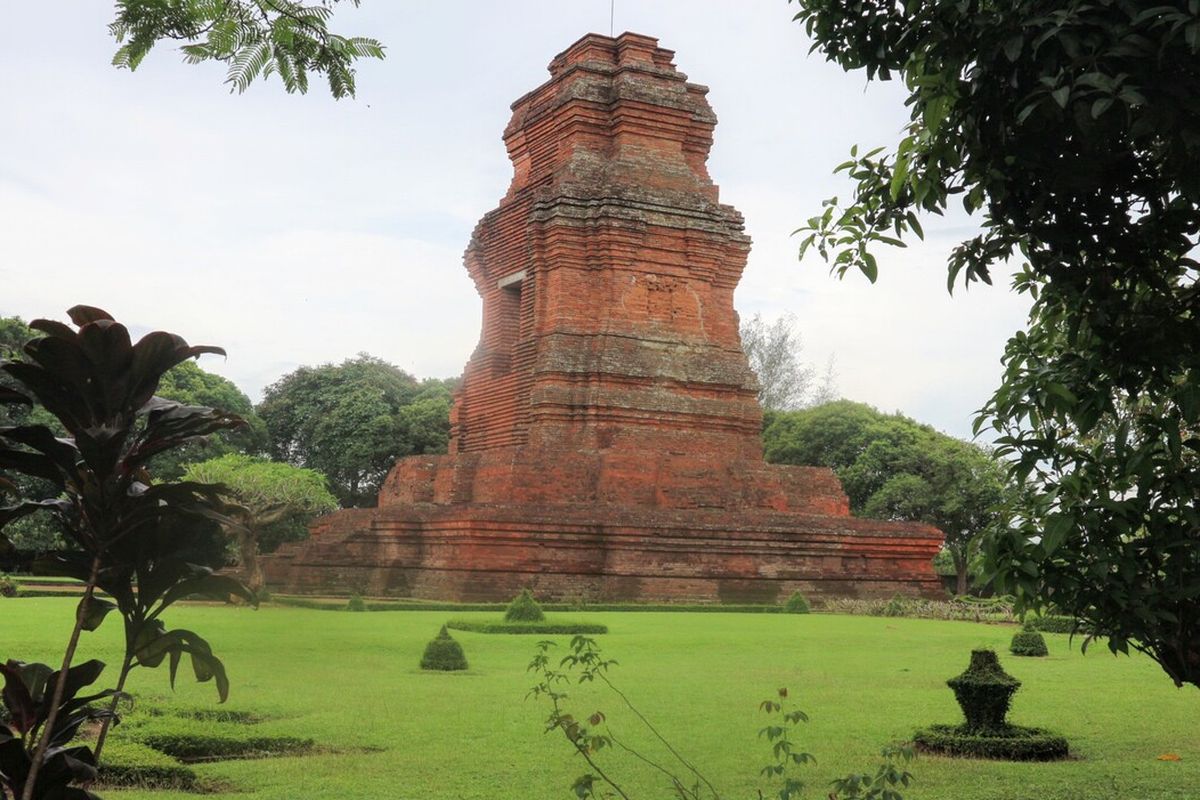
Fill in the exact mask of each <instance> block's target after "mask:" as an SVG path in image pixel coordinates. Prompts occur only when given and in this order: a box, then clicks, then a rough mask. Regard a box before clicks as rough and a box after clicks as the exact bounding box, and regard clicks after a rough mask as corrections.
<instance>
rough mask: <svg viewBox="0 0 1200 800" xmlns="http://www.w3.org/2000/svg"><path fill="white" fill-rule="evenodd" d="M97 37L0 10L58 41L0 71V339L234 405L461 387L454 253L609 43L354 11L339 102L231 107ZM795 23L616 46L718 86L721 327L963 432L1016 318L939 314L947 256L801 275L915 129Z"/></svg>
mask: <svg viewBox="0 0 1200 800" xmlns="http://www.w3.org/2000/svg"><path fill="white" fill-rule="evenodd" d="M110 13H111V5H108V6H106V5H105V4H103V3H99V4H84V5H81V6H79V8H74V7H73V8H72V10H71V12H70V14H69V15H65V16H64V15H63V14H62V13H61V10H59V9H55V8H53V7H52V4H39V3H26V4H18V6H16V7H14V9H12V10H11V13H10V18H9V20H8V23H9V25H10V27H12V28H13V29H14V30H43V29H47V30H49V29H52V30H55V32H56V57H55V58H54V59H50V60H47V59H46V58H45V57H44V54H43V53H41V51H40V48H41V47H42V44H41V42H40V41H39V40H38V39H37V37H24V38H21V37H18V38H17V39H14V40H13V41H12V42H10V43H9V46H7V47H6V48H4V49H3V50H0V92H3V94H4V96H5V98H6V105H5V107H6V114H7V118H6V128H5V133H4V139H3V148H0V314H14V313H15V314H20V315H22V316H25V317H33V316H46V315H61V314H62V311H63V310H64V309H65V308H66V306H68V305H71V304H73V303H76V302H88V303H92V304H96V305H102V306H106V307H108V308H110V310H112V311H113V312H114V313H116V314H118V315H119V316H120V317H121V318H123V319H126V320H128V321H130V322H131V323H134V324H135V325H138V326H146V327H148V326H155V327H167V328H170V329H172V330H176V331H178V332H180V333H182V334H184V335H185V336H187V337H188V338H189V339H191V340H193V341H196V342H206V343H215V344H222V345H224V346H226V347H227V348H228V349H229V351H230V357H229V359H228V361H226V362H221V361H219V360H210V361H209V362H207V363H206V366H208V367H209V368H211V369H214V370H215V371H217V372H220V373H222V374H225V375H228V376H229V377H231V378H233V379H234V380H236V381H237V382H238V383H239V384H240V385H241V386H242V387H243V388H244V389H246V390H247V391H248V392H249V393H250V394H252V395H256V394H257V393H258V391H259V390H260V389H261V387H262V386H263V385H265V384H266V383H269V382H271V381H272V380H274V379H276V378H278V377H279V376H280V375H281V374H282V373H284V372H286V371H287V370H290V369H292V368H293V367H295V366H296V365H298V364H300V363H318V362H322V361H328V360H339V359H341V358H345V357H348V356H352V355H353V354H354V353H356V352H358V351H362V350H365V351H369V352H371V353H373V354H375V355H378V356H380V357H383V358H387V359H389V360H391V361H393V362H395V363H397V364H399V365H400V366H402V367H404V368H405V369H408V370H410V371H412V372H414V373H416V374H418V375H421V376H426V375H439V376H441V375H452V374H457V373H458V372H459V371H460V370H461V368H462V365H463V363H464V362H465V360H466V358H467V356H468V355H469V353H470V351H471V349H472V348H473V347H474V345H475V342H476V339H477V337H478V328H479V301H478V299H477V297H476V296H475V293H474V291H473V289H472V287H471V285H470V282H469V280H468V279H467V276H466V273H465V270H464V269H463V267H462V263H461V254H462V251H463V250H464V249H465V247H466V245H467V241H468V239H469V236H470V232H471V229H472V227H473V226H474V224H475V221H476V220H477V219H478V218H479V217H480V216H481V215H482V214H483V213H484V212H486V211H488V210H489V209H491V208H492V207H494V205H495V204H496V201H497V200H498V199H499V198H500V197H501V196H502V195H503V193H504V191H505V189H506V188H507V185H508V182H509V179H510V175H511V170H510V167H509V164H508V162H507V158H506V156H505V153H504V147H503V144H502V142H501V140H500V135H501V132H502V130H503V128H504V125H505V124H506V123H507V121H508V114H509V112H508V104H509V103H511V102H512V101H513V100H514V99H516V98H517V97H518V96H520V95H522V94H524V93H525V92H526V91H528V90H530V89H532V88H533V87H534V86H536V85H537V84H538V83H540V82H541V81H542V80H544V79H545V77H546V73H545V65H546V64H547V63H548V62H549V60H550V59H551V58H552V57H553V56H554V55H555V54H556V53H557V52H559V51H560V50H562V49H563V48H565V47H566V46H567V45H568V44H570V43H571V42H572V41H573V40H574V39H576V38H578V37H579V36H580V35H582V34H583V33H586V32H588V31H602V32H607V28H608V14H609V3H608V2H605V0H578V2H572V3H570V4H566V3H562V2H561V0H514V1H513V2H511V3H505V4H484V3H476V2H468V0H457V1H456V2H439V3H420V4H417V3H409V4H397V3H367V4H364V5H363V6H361V7H360V8H358V9H354V8H352V7H349V6H348V5H347V6H344V7H342V9H341V10H340V11H339V12H338V15H337V18H336V22H335V27H339V28H340V29H342V30H344V31H346V32H350V33H366V34H369V35H373V36H376V37H378V38H380V39H381V40H383V41H384V42H385V43H387V44H388V45H389V46H390V49H389V56H388V58H387V60H385V61H383V62H380V63H367V64H363V65H362V66H361V68H360V70H359V86H360V91H359V99H358V100H357V101H352V102H340V103H339V102H334V101H333V100H331V99H330V98H329V97H328V96H327V94H326V93H325V92H324V91H323V90H322V89H321V88H320V87H319V86H317V85H316V84H314V89H313V92H312V93H311V94H309V95H307V96H288V95H286V94H284V93H283V91H282V90H281V89H280V88H279V86H278V85H277V84H274V83H269V84H256V85H255V86H253V87H252V88H251V89H250V91H249V92H247V93H246V94H245V95H243V96H230V95H229V94H228V93H227V90H226V88H225V87H223V86H222V85H221V78H222V72H221V68H220V67H217V66H213V65H206V66H202V67H189V66H185V65H183V64H181V63H180V59H179V57H178V54H177V53H176V52H174V51H173V49H172V48H170V47H167V46H163V47H161V48H159V49H157V50H156V51H155V52H154V53H153V54H152V55H151V57H150V58H149V59H147V61H146V62H145V63H144V64H143V66H142V67H141V68H140V69H139V71H138V72H137V73H134V74H130V73H128V72H123V71H118V70H115V69H112V68H111V67H109V66H108V60H109V58H110V57H111V52H112V49H113V44H112V42H111V41H110V40H109V39H108V38H107V35H106V31H105V27H104V26H105V24H106V22H107V18H108V15H109V14H110ZM792 13H793V9H791V8H790V7H788V6H787V4H784V3H776V4H771V3H745V2H733V1H732V0H654V1H653V2H640V3H618V4H617V18H616V28H617V30H618V32H619V31H621V30H627V29H632V30H638V31H640V32H644V33H648V34H650V35H655V36H658V37H659V38H660V40H661V43H662V44H663V46H665V47H669V48H673V49H675V50H676V51H677V55H676V62H677V63H678V65H679V67H680V68H681V69H682V70H683V71H684V72H686V73H688V74H689V76H690V77H691V79H692V80H694V81H697V82H699V83H704V84H707V85H709V86H710V87H711V93H710V95H709V98H710V100H711V102H712V103H713V106H714V108H715V110H716V112H717V115H718V117H719V118H720V119H721V123H720V124H719V125H718V127H717V131H716V145H715V147H714V150H713V155H712V158H711V160H710V164H709V168H710V172H711V173H712V175H713V177H714V179H715V180H716V181H717V183H718V184H721V185H722V187H723V196H724V199H725V200H726V202H730V203H733V204H734V205H736V206H737V207H738V208H739V209H740V210H741V211H742V212H743V213H744V214H745V216H746V219H747V229H748V231H749V232H750V233H751V235H752V236H753V237H754V239H755V249H754V252H753V254H752V256H751V261H750V266H749V268H748V269H747V271H746V275H745V279H744V281H743V283H742V285H741V287H740V289H739V291H738V294H737V304H738V308H739V309H740V310H741V311H743V312H745V313H753V312H755V311H763V312H764V313H766V314H767V315H768V316H774V315H776V314H780V313H784V312H786V311H791V312H794V313H795V314H796V316H797V318H798V319H799V321H800V324H801V328H802V331H803V334H804V336H805V340H806V342H807V347H808V351H807V352H808V356H809V357H810V358H811V359H812V360H814V361H816V362H818V363H823V361H824V359H825V357H826V356H827V355H828V354H830V353H836V355H837V362H838V371H839V374H840V385H841V388H842V389H843V391H844V393H845V394H846V395H848V396H850V397H852V398H855V399H860V400H865V401H869V402H872V403H875V404H876V405H879V406H881V407H883V408H886V409H899V410H903V411H905V412H906V413H909V414H912V415H913V416H915V417H917V418H919V419H922V420H925V421H928V422H931V423H933V424H935V425H937V426H939V427H941V428H944V429H947V430H950V431H953V432H956V433H960V434H962V433H966V432H967V430H968V426H969V419H970V414H971V412H972V411H973V410H974V409H976V408H977V407H978V406H979V405H980V404H981V403H982V402H983V401H984V400H985V399H986V397H987V395H988V394H989V392H990V390H991V389H992V388H993V385H994V384H995V382H996V380H997V376H998V374H999V365H998V358H999V354H1000V349H1001V346H1002V344H1003V341H1004V339H1005V338H1006V336H1007V335H1008V334H1009V333H1010V332H1011V331H1012V330H1014V329H1015V328H1016V327H1018V326H1019V325H1020V324H1021V322H1022V321H1023V318H1024V313H1025V304H1024V303H1023V302H1022V301H1021V300H1020V299H1019V298H1014V297H1012V296H1010V295H1009V294H1008V293H1007V292H1006V291H1005V290H1003V289H990V290H989V289H987V288H986V287H984V288H982V289H972V290H971V292H969V293H962V292H959V293H958V294H957V295H956V296H955V297H954V298H953V299H951V298H949V297H947V295H946V292H945V288H944V267H943V262H944V259H945V252H946V249H947V248H948V247H949V245H950V244H952V242H953V241H954V239H953V237H952V235H951V234H952V232H951V231H944V232H943V233H942V234H941V235H939V232H938V231H937V230H930V234H931V242H930V243H929V244H926V245H921V246H914V247H913V248H912V249H910V250H908V251H903V252H898V253H894V254H888V255H887V256H886V258H883V259H882V262H883V263H882V265H881V267H882V269H881V272H882V274H881V277H880V281H879V285H877V286H874V287H872V286H868V285H866V282H865V281H864V280H862V279H861V278H858V277H854V276H852V277H849V278H847V280H845V281H840V282H839V281H836V280H834V279H832V278H830V277H829V276H828V275H827V274H826V270H825V268H824V266H823V265H821V264H819V263H816V262H813V263H805V264H803V265H799V264H797V263H796V261H795V249H796V244H797V243H796V241H795V240H793V239H791V238H790V237H789V232H790V231H791V230H792V229H794V228H795V227H797V225H798V224H799V223H800V221H801V220H803V219H804V218H805V217H807V216H810V215H811V214H812V213H813V212H814V211H815V210H816V209H817V208H818V207H819V204H820V201H821V200H822V199H823V198H825V197H827V196H830V195H833V194H838V193H841V194H843V195H845V193H846V191H845V190H846V186H845V185H844V184H843V183H841V182H840V181H839V180H838V179H835V178H834V177H833V176H831V175H830V170H831V167H832V166H833V164H835V163H836V162H837V161H840V160H841V159H842V158H843V157H844V154H845V153H846V152H847V150H848V149H849V147H850V145H851V144H853V143H858V142H861V143H863V144H876V143H879V144H886V143H888V142H890V141H894V140H895V138H896V135H897V132H898V131H899V129H900V127H901V126H902V125H903V123H904V121H905V119H906V110H905V109H904V107H903V104H902V93H901V91H900V90H899V88H898V87H896V86H893V85H883V86H879V87H872V88H871V89H870V91H865V90H864V89H865V85H864V82H863V80H862V78H861V77H860V76H857V75H846V74H844V73H842V72H841V71H840V70H839V69H837V68H835V67H832V66H830V65H829V64H827V63H825V62H824V61H822V60H821V58H820V57H819V56H811V57H810V56H808V55H807V51H808V42H807V41H806V40H805V39H804V36H803V32H802V31H801V30H800V28H799V27H798V26H797V25H795V24H794V23H792V22H791V21H790V19H791V15H792ZM64 20H65V21H64ZM33 65H36V70H35V69H33ZM956 224H957V223H956ZM930 227H931V228H932V227H935V226H930ZM997 277H998V278H999V277H1002V276H997Z"/></svg>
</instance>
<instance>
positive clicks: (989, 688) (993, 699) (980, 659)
mask: <svg viewBox="0 0 1200 800" xmlns="http://www.w3.org/2000/svg"><path fill="white" fill-rule="evenodd" d="M946 684H947V685H948V686H949V687H950V688H951V689H953V690H954V697H955V699H956V700H958V705H959V707H960V708H962V712H963V716H964V717H966V718H967V724H966V726H965V730H967V731H972V732H977V731H978V732H986V731H994V730H1002V729H1004V728H1005V727H1006V725H1005V722H1004V718H1005V717H1006V716H1007V715H1008V704H1009V703H1010V702H1012V696H1013V694H1015V693H1016V691H1017V689H1019V688H1020V686H1021V682H1020V681H1019V680H1017V679H1016V678H1014V677H1013V676H1011V675H1009V674H1008V673H1007V672H1005V671H1004V668H1003V667H1001V666H1000V659H998V658H997V657H996V651H995V650H972V651H971V663H970V664H969V665H968V666H967V669H966V671H965V672H963V674H961V675H959V676H957V677H954V678H951V679H950V680H948V681H946Z"/></svg>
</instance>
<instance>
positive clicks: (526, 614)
mask: <svg viewBox="0 0 1200 800" xmlns="http://www.w3.org/2000/svg"><path fill="white" fill-rule="evenodd" d="M545 618H546V615H545V614H543V613H542V607H541V606H539V605H538V602H537V600H534V599H533V594H532V593H531V592H530V591H529V590H528V589H522V590H521V593H520V594H519V595H517V596H516V597H514V598H513V601H512V602H511V603H509V604H508V610H507V611H505V612H504V621H505V622H541V621H542V620H544V619H545Z"/></svg>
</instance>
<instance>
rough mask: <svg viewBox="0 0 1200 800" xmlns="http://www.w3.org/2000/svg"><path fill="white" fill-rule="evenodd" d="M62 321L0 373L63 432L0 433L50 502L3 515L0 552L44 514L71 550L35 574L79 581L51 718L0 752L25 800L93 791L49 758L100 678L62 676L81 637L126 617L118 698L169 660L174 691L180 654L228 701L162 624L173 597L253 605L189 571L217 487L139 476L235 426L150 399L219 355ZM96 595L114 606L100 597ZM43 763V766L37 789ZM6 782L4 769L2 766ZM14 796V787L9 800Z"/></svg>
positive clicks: (203, 411) (0, 444)
mask: <svg viewBox="0 0 1200 800" xmlns="http://www.w3.org/2000/svg"><path fill="white" fill-rule="evenodd" d="M68 314H69V315H70V317H71V321H72V322H74V323H75V325H76V326H77V328H78V329H77V330H73V329H72V328H71V327H69V326H67V325H64V324H62V323H61V322H55V321H51V320H35V321H34V322H33V323H32V325H31V327H32V328H34V329H35V330H37V331H39V332H41V333H44V334H45V336H43V337H41V338H38V339H35V340H34V341H32V342H30V343H28V344H26V345H25V348H24V354H25V356H26V357H27V360H24V361H8V362H5V363H4V364H3V365H2V366H0V368H2V370H3V372H4V373H6V374H7V375H8V377H9V378H13V379H15V380H16V382H17V383H18V384H19V385H20V386H21V390H20V391H18V390H13V389H11V388H7V387H0V404H4V405H24V406H27V407H28V406H31V405H32V400H31V399H30V395H32V396H33V397H36V398H37V400H38V402H39V403H40V404H41V406H42V407H43V408H44V409H45V410H46V411H47V412H49V413H50V414H52V415H54V417H55V418H56V419H57V420H58V422H59V424H60V426H61V428H62V429H63V430H65V432H66V434H67V435H66V436H56V435H55V431H53V430H51V429H50V428H48V427H46V426H44V425H36V424H18V425H8V426H5V427H0V470H2V471H3V473H4V475H24V476H28V477H37V478H39V479H41V480H43V481H46V482H48V483H50V484H51V485H52V486H53V491H52V493H51V494H50V496H46V497H42V498H40V499H38V498H33V497H23V498H18V502H17V503H15V504H14V505H11V506H5V507H0V546H2V545H4V544H5V537H4V534H3V530H4V529H5V528H6V527H7V525H8V524H9V523H11V522H12V521H14V520H17V519H20V518H22V517H26V516H29V515H31V514H35V513H38V512H49V513H52V514H54V515H55V516H57V517H58V518H59V521H60V522H61V524H62V526H63V530H64V531H65V533H66V535H67V536H69V537H70V539H71V541H72V544H73V545H74V546H75V547H76V548H77V550H76V551H75V552H70V553H65V554H62V555H60V556H58V557H56V558H53V559H48V560H46V561H44V562H41V563H39V564H37V565H36V566H37V567H38V570H37V571H38V572H39V574H48V575H63V576H67V577H72V578H76V579H78V580H80V581H82V582H83V596H82V598H81V600H80V602H79V606H78V609H77V611H76V614H75V625H74V628H73V629H72V632H71V635H70V638H69V640H68V642H67V646H66V651H65V653H64V655H63V662H62V667H61V668H60V670H59V671H58V674H57V675H56V676H55V678H54V683H53V685H51V684H49V683H46V684H44V691H45V692H46V693H47V697H48V701H46V702H42V703H41V705H40V707H41V708H42V709H43V711H44V714H45V719H44V721H43V722H42V723H41V726H40V734H38V735H36V736H25V735H24V734H22V741H21V743H20V748H21V754H20V755H19V756H18V754H17V753H16V752H14V747H13V745H12V744H11V743H9V744H4V743H3V742H0V746H3V747H5V753H6V760H5V762H4V763H5V765H9V764H11V763H18V771H19V772H20V774H21V775H22V777H21V779H20V781H21V786H20V787H19V789H20V797H21V800H32V798H35V797H38V798H50V797H89V796H91V795H88V794H87V793H86V792H83V791H82V790H79V789H76V788H71V787H70V784H71V783H73V782H76V781H83V780H87V779H88V778H89V774H87V770H82V771H79V772H76V771H75V770H71V769H68V770H66V771H65V773H64V771H62V770H56V769H54V768H53V764H54V759H55V757H56V755H57V753H58V752H60V751H61V748H62V747H64V746H65V744H66V743H67V742H69V741H70V739H71V738H72V737H73V735H74V732H75V730H76V728H77V727H78V725H76V726H75V727H72V728H70V729H69V731H67V732H63V731H62V727H61V724H60V723H59V721H58V720H59V718H60V716H61V715H62V714H65V713H70V712H71V710H72V709H71V708H70V707H69V706H64V698H67V697H72V696H73V695H74V693H75V692H76V691H77V690H78V688H79V687H80V686H82V685H87V684H90V683H91V682H92V681H93V680H95V677H96V676H97V675H98V674H99V669H102V668H103V664H99V662H92V663H94V664H97V665H98V669H96V670H95V674H91V672H89V675H90V677H89V679H88V680H85V681H83V682H82V683H80V684H78V685H75V682H74V679H73V678H71V677H70V676H71V675H72V673H73V672H74V671H73V670H72V669H71V663H72V661H73V659H74V657H75V652H76V648H77V646H78V644H79V639H80V635H81V633H82V632H83V631H85V630H86V631H92V630H96V629H97V628H98V627H99V626H100V625H101V624H102V623H103V621H104V619H105V617H106V616H107V615H108V614H109V612H111V611H113V610H117V611H118V612H119V613H120V615H121V617H122V618H123V622H124V634H125V653H124V659H123V662H122V665H121V671H120V673H119V676H118V679H117V685H116V688H115V690H114V692H118V693H119V692H120V691H121V690H122V689H123V688H124V685H125V681H126V678H127V677H128V675H129V673H130V671H131V670H133V669H134V668H136V667H139V666H140V667H151V668H153V667H157V666H159V665H160V664H162V663H164V661H165V662H166V663H169V664H170V672H171V678H172V680H174V677H175V673H176V669H177V668H178V666H179V663H180V661H181V660H182V658H183V656H184V655H188V656H189V657H190V660H191V663H192V668H193V671H194V672H195V675H196V678H197V679H198V680H200V681H209V680H214V679H215V682H216V684H217V692H218V694H219V696H220V698H221V699H222V700H224V699H225V697H226V695H227V694H228V691H229V684H228V679H227V678H226V675H225V669H224V666H223V665H222V664H221V661H220V660H219V659H218V658H216V656H214V655H213V653H212V648H211V647H210V646H209V644H208V643H207V642H206V641H205V640H204V639H202V638H201V637H200V636H198V635H197V634H196V633H194V632H192V631H188V630H182V629H180V630H167V628H166V625H165V623H164V622H163V620H162V614H163V612H164V611H165V610H166V609H167V608H168V607H169V606H170V605H171V604H172V603H174V602H175V601H176V600H178V599H180V598H182V597H186V596H188V595H192V594H215V595H219V596H229V595H234V594H237V595H242V596H244V597H248V598H250V599H253V596H252V595H250V594H249V592H248V591H247V590H246V588H245V587H244V586H242V584H240V583H239V582H238V581H236V580H234V579H232V578H227V577H222V576H216V575H213V574H212V571H211V569H209V568H207V567H204V566H200V565H199V564H197V553H199V552H202V551H203V550H204V548H205V546H206V545H207V543H208V542H209V541H210V540H211V539H212V538H213V537H214V536H215V535H219V525H220V524H221V522H222V521H223V520H224V518H225V517H224V511H225V504H224V503H223V502H222V501H221V499H220V496H219V491H218V489H219V487H215V486H209V485H205V484H200V483H171V482H168V483H158V484H149V483H148V482H147V475H146V471H145V465H146V463H147V462H148V461H149V460H150V459H151V458H153V457H154V455H155V454H157V453H160V452H163V451H165V450H169V449H171V448H173V447H177V446H179V445H181V444H183V443H186V442H190V441H193V440H194V439H195V438H196V437H200V436H205V435H207V434H209V433H212V432H214V431H217V430H222V429H225V428H229V427H233V426H236V425H239V424H241V420H240V419H238V418H237V417H236V416H233V415H230V414H225V413H223V412H220V411H214V410H212V409H208V408H194V407H188V406H182V405H180V404H178V403H174V402H171V401H168V400H163V399H162V398H158V397H155V396H154V391H155V389H156V388H157V387H158V383H159V380H160V379H161V377H162V374H163V373H164V372H166V371H167V370H168V369H170V368H171V367H173V366H174V365H176V364H178V363H180V362H182V361H184V360H185V359H188V358H195V357H198V356H200V355H201V354H204V353H222V354H223V352H224V351H222V350H221V349H220V348H216V347H192V346H189V345H188V344H187V342H185V341H184V340H183V339H182V338H180V337H178V336H175V335H174V334H169V333H164V332H162V331H155V332H153V333H149V334H147V335H146V336H144V337H143V338H142V339H141V340H139V341H138V342H137V343H136V344H135V343H132V342H131V340H130V338H129V331H128V330H127V329H126V328H125V326H124V325H121V324H119V323H117V322H116V321H114V320H113V319H112V317H111V316H109V315H108V314H107V313H105V312H104V311H102V310H100V309H98V308H92V307H90V306H75V307H74V308H72V309H70V310H69V311H68ZM4 475H0V487H6V488H7V489H9V490H10V491H11V490H12V488H13V483H12V482H11V481H5V480H4ZM97 589H99V590H102V591H104V592H106V593H107V594H108V595H109V596H110V597H112V598H113V600H112V601H109V600H104V599H101V598H100V597H97V596H96V590H97ZM6 677H7V676H6ZM22 682H23V683H24V682H25V681H24V680H22ZM10 690H12V691H18V690H16V689H13V688H12V687H7V688H6V690H5V694H6V698H5V699H6V702H7V700H8V697H7V695H8V692H9V691H10ZM93 699H95V698H93ZM113 710H115V700H114V707H113V708H111V709H110V712H111V711H113ZM110 719H111V717H110V718H106V719H105V720H104V727H103V728H102V729H101V732H100V735H99V737H98V739H97V742H96V747H95V757H94V758H93V756H92V753H91V752H90V751H87V752H86V755H85V753H84V752H80V753H79V757H80V759H82V760H83V762H84V763H85V764H86V763H89V762H90V764H91V765H94V763H95V761H96V760H97V759H98V758H99V753H100V751H101V749H102V748H103V744H104V737H105V734H106V733H107V730H108V723H109V721H110ZM25 733H28V731H26V732H25ZM10 757H11V759H12V761H10V760H8V759H9V758H10ZM77 760H78V759H77ZM43 765H45V766H47V767H48V769H47V771H46V772H45V774H44V776H43V777H42V780H41V783H39V775H40V774H41V772H42V768H43ZM4 772H5V773H8V772H9V766H5V767H4ZM91 777H94V770H93V771H92V774H91ZM17 788H18V787H12V789H13V794H14V795H15V793H16V792H17ZM13 800H16V797H15V796H14V797H13Z"/></svg>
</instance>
